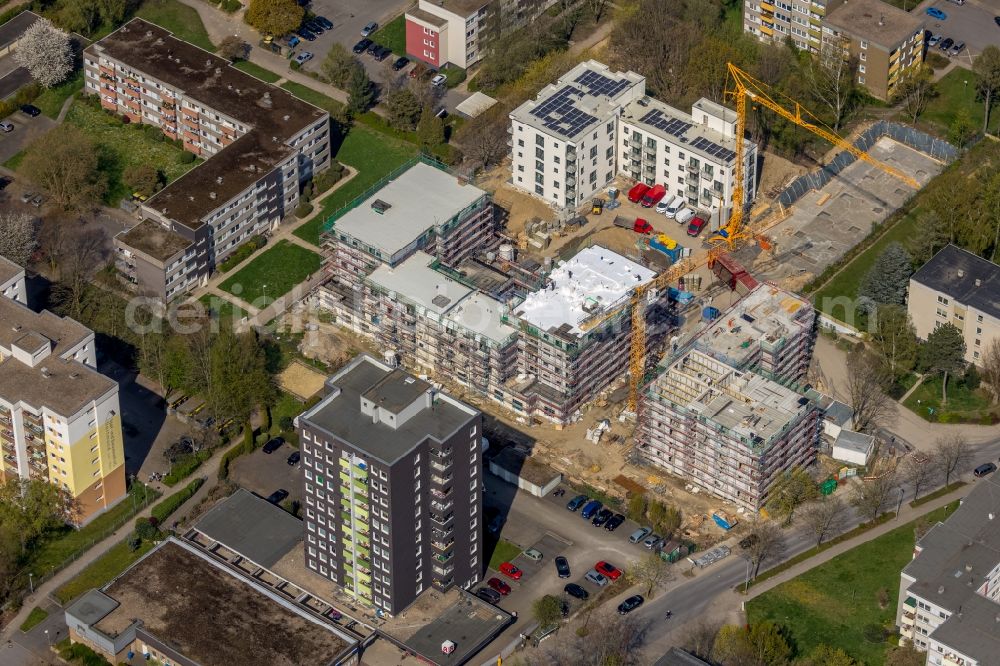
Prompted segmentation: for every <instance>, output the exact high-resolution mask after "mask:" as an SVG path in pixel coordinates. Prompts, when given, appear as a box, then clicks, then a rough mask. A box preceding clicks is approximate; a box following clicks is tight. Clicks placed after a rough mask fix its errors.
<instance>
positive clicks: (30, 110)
mask: <svg viewBox="0 0 1000 666" xmlns="http://www.w3.org/2000/svg"><path fill="white" fill-rule="evenodd" d="M21 112H22V113H26V114H27V115H29V116H31V117H32V118H37V117H38V116H40V115H41V114H42V110H41V109H39V108H38V107H37V106H34V105H33V104H22V105H21Z"/></svg>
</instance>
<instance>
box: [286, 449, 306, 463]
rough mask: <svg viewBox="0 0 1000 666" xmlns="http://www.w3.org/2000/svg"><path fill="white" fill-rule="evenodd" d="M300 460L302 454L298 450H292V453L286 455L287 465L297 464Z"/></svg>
mask: <svg viewBox="0 0 1000 666" xmlns="http://www.w3.org/2000/svg"><path fill="white" fill-rule="evenodd" d="M300 460H302V454H301V453H299V452H298V451H293V452H292V455H290V456H288V461H287V462H288V464H289V465H292V466H295V465H298V464H299V461H300Z"/></svg>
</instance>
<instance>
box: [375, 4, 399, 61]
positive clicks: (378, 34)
mask: <svg viewBox="0 0 1000 666" xmlns="http://www.w3.org/2000/svg"><path fill="white" fill-rule="evenodd" d="M371 39H372V41H374V42H376V43H378V44H381V45H382V46H388V47H389V48H390V49H392V52H393V53H395V54H396V55H398V56H405V55H406V17H405V16H404V15H402V14H400V15H399V16H397V17H396V18H394V19H392V20H391V21H389V22H388V23H386V24H385V25H384V26H382V27H381V28H379V29H378V30H376V31H375V34H374V35H372V36H371Z"/></svg>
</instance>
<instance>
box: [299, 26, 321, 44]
mask: <svg viewBox="0 0 1000 666" xmlns="http://www.w3.org/2000/svg"><path fill="white" fill-rule="evenodd" d="M295 34H296V35H298V36H299V37H301V38H302V39H304V40H306V41H307V42H315V41H316V35H314V34H313V33H312V32H311V31H310V30H309V28H299V29H298V30H296V31H295Z"/></svg>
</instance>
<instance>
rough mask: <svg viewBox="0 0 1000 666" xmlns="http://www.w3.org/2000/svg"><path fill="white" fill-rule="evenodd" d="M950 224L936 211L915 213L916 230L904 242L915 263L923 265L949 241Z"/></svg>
mask: <svg viewBox="0 0 1000 666" xmlns="http://www.w3.org/2000/svg"><path fill="white" fill-rule="evenodd" d="M998 219H1000V218H998ZM950 226H951V225H950V221H946V219H945V218H944V217H942V216H941V215H939V214H938V213H937V211H934V210H920V211H919V212H918V213H917V228H916V231H915V232H914V233H913V234H912V235H911V236H910V238H909V239H908V240H907V242H906V249H907V250H908V251H909V252H910V255H911V256H912V257H913V263H914V264H915V265H917V266H923V265H924V264H926V263H927V262H928V261H930V260H931V257H933V256H934V255H935V254H937V252H938V250H940V249H941V248H943V247H944V246H945V245H947V244H948V243H950V242H951V228H950Z"/></svg>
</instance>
